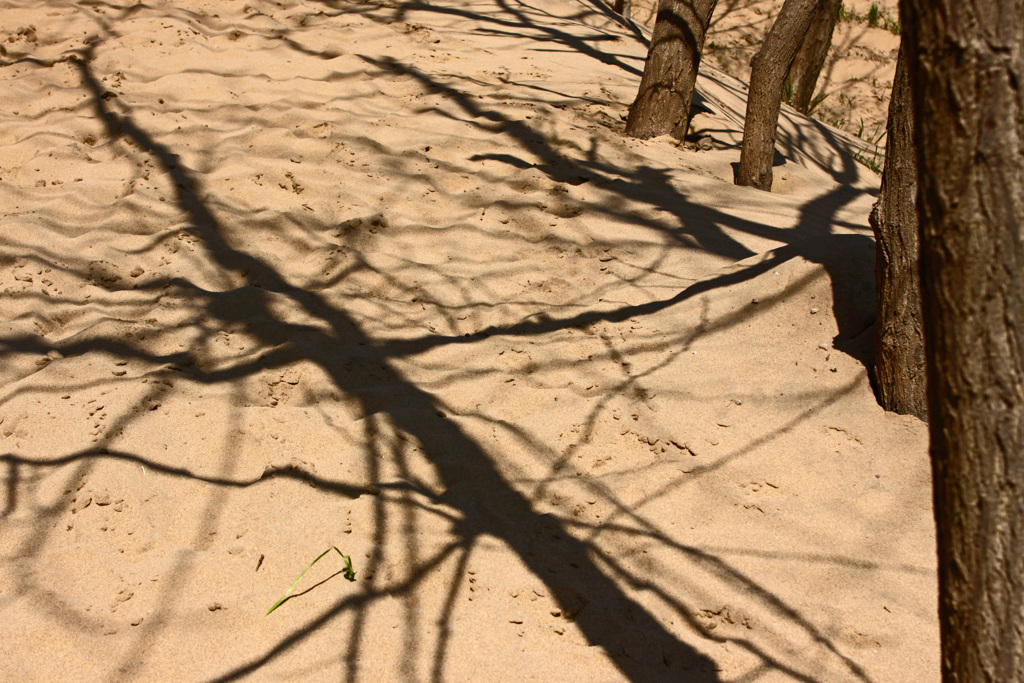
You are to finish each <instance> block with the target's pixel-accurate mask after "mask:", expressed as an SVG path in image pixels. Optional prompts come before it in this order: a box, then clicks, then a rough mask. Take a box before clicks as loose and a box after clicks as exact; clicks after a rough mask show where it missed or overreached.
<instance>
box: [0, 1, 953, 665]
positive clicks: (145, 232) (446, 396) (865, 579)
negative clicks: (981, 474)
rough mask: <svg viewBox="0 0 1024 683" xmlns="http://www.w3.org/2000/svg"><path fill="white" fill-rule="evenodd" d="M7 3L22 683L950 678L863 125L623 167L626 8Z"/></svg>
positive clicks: (7, 351) (0, 263) (2, 251)
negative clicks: (749, 180) (772, 180)
mask: <svg viewBox="0 0 1024 683" xmlns="http://www.w3.org/2000/svg"><path fill="white" fill-rule="evenodd" d="M0 8H2V9H0V19H2V21H0V26H3V27H5V28H4V34H3V35H2V36H0V38H2V39H3V43H2V45H3V46H4V50H3V54H2V55H0V78H2V79H3V88H4V93H5V95H6V96H5V98H4V99H3V100H2V102H0V211H2V213H0V245H2V246H0V291H2V292H3V296H2V298H0V352H2V354H3V355H2V357H3V362H2V364H0V655H2V656H0V678H2V679H3V680H19V681H32V680H38V681H52V680H58V679H59V680H76V681H77V680H90V681H94V680H103V681H129V680H137V681H170V680H189V681H192V680H196V681H199V680H203V681H206V680H210V681H213V680H238V679H242V678H246V677H251V678H252V679H253V680H302V681H337V680H347V681H403V680H404V681H428V680H437V681H440V680H451V681H479V680H499V681H510V680H515V681H617V680H631V681H697V682H712V681H788V680H797V681H896V680H898V681H911V682H912V681H935V680H938V632H937V623H936V614H935V611H936V605H935V603H936V599H935V592H936V579H935V567H934V547H933V522H932V515H931V511H930V484H929V468H928V461H927V443H926V442H927V437H926V430H925V428H924V425H923V424H922V423H921V422H919V421H917V420H915V419H912V418H905V417H899V416H894V415H886V414H885V413H884V412H883V411H882V410H881V409H880V408H879V407H878V406H877V404H876V402H875V400H874V398H873V396H872V393H871V388H870V386H869V381H868V378H867V372H866V370H865V363H866V362H868V361H869V356H870V348H871V338H872V334H873V328H872V324H873V318H874V314H873V306H874V302H873V298H874V289H873V287H874V285H873V243H872V240H871V238H870V231H869V229H868V227H867V222H866V217H867V214H868V211H869V209H870V206H871V204H872V202H873V199H874V194H875V193H876V192H877V178H876V177H875V176H874V175H873V174H871V173H870V172H869V171H867V170H866V169H864V167H862V166H860V165H858V164H856V163H854V161H853V160H852V159H851V157H850V155H849V152H848V150H849V149H852V148H855V145H856V144H857V141H856V140H855V139H852V138H849V137H846V136H844V135H843V134H841V133H839V132H837V131H835V130H834V129H832V128H830V127H828V126H825V125H824V124H820V123H817V122H813V121H809V120H807V119H803V118H802V117H799V116H797V115H796V114H793V113H792V112H786V113H785V115H784V121H783V124H782V126H783V127H782V133H781V135H780V146H779V150H780V155H779V158H778V162H779V165H778V166H777V167H776V169H775V171H776V184H777V187H776V189H777V190H779V192H778V193H774V194H767V193H762V192H758V191H755V190H750V189H746V188H737V187H734V186H733V185H732V184H731V182H730V181H731V175H732V164H734V163H735V162H736V161H737V160H738V158H739V150H738V147H737V146H736V141H737V140H738V135H739V130H740V122H741V119H742V113H743V104H742V103H743V98H744V88H743V86H742V84H740V83H739V82H737V81H735V80H733V79H731V78H730V77H728V76H727V75H725V74H723V73H721V72H719V71H716V70H714V69H713V68H710V67H709V68H708V69H707V70H706V72H705V73H704V75H703V77H702V79H701V81H700V83H699V88H700V92H699V103H698V104H699V106H700V107H701V108H702V113H701V114H700V115H699V117H698V120H697V121H696V122H695V127H696V128H697V129H699V130H698V131H697V132H698V136H699V137H703V136H705V135H706V136H710V137H711V138H712V144H711V149H708V150H705V149H702V148H700V147H698V148H697V149H691V148H688V147H687V146H686V145H682V146H678V145H675V144H673V141H671V140H669V139H667V138H659V139H655V140H650V141H643V142H641V141H635V140H627V139H624V138H623V137H622V136H621V130H622V126H623V124H622V116H623V114H624V113H625V112H626V109H627V106H628V103H629V102H630V101H631V100H632V98H633V96H634V95H635V90H636V85H637V82H638V79H639V73H640V71H641V69H642V63H643V58H644V55H645V54H646V47H645V43H644V40H645V38H644V34H643V33H642V31H639V30H638V29H637V28H636V27H635V26H633V25H629V24H627V23H623V22H621V21H620V20H617V18H616V17H615V16H614V15H613V14H611V13H610V12H609V11H607V10H606V9H604V8H603V6H601V5H598V4H591V3H586V2H583V3H581V2H575V1H573V2H570V1H568V0H536V1H535V2H507V1H506V0H498V1H497V2H494V1H492V0H480V1H479V2H456V1H455V0H442V1H440V2H433V3H430V4H426V3H418V2H408V3H398V2H388V3H382V4H357V3H347V2H335V1H324V2H312V1H308V2H290V1H284V2H267V1H265V0H247V2H202V1H199V0H185V1H183V2H159V1H156V0H154V1H151V2H144V3H138V4H126V5H118V4H116V3H108V2H98V1H91V2H68V3H48V2H3V3H0ZM704 146H707V145H704ZM333 545H336V546H338V547H339V548H340V549H341V551H342V552H344V553H347V554H350V555H351V557H352V560H353V563H354V566H355V570H356V573H357V577H356V581H355V582H354V583H352V582H348V581H346V580H345V579H344V577H343V576H342V575H341V573H340V571H341V569H342V566H341V562H340V561H339V558H338V557H337V556H336V555H334V556H328V557H326V558H325V559H324V560H323V561H321V562H320V563H319V564H317V565H316V566H315V567H314V568H313V569H312V570H311V571H310V572H309V573H308V574H307V575H306V576H305V577H304V578H303V580H302V582H301V583H300V584H299V586H298V587H297V588H296V590H295V593H294V594H293V597H292V598H291V599H290V600H288V601H286V602H285V603H284V604H283V605H282V606H281V607H280V608H279V609H278V610H277V611H276V612H274V613H273V614H272V615H270V616H269V617H264V616H263V612H264V611H265V610H266V609H267V608H268V607H270V606H271V605H272V604H273V603H274V601H275V600H276V599H277V598H278V597H280V595H281V594H282V592H283V591H284V590H285V588H286V587H287V586H288V584H289V583H290V582H291V581H292V580H293V579H295V577H297V576H298V575H299V573H300V572H301V571H302V569H303V568H304V567H305V566H306V565H307V563H309V562H310V561H311V560H312V559H313V558H314V557H316V556H317V555H318V554H319V553H321V552H322V551H323V550H324V549H326V548H328V547H330V546H333Z"/></svg>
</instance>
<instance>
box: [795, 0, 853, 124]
mask: <svg viewBox="0 0 1024 683" xmlns="http://www.w3.org/2000/svg"><path fill="white" fill-rule="evenodd" d="M841 2H842V0H818V8H817V9H816V10H815V11H814V17H813V18H812V19H811V27H810V28H809V29H808V30H807V35H806V36H804V41H803V43H802V44H801V45H800V50H799V51H798V52H797V53H796V57H795V58H794V59H793V64H792V66H790V67H789V81H790V95H789V103H790V104H791V105H793V107H795V108H796V109H798V110H799V111H802V112H804V113H805V114H806V113H807V111H808V110H809V109H810V108H811V102H812V101H813V100H814V88H815V86H817V85H818V76H819V75H821V68H822V67H823V66H824V65H825V57H826V56H828V49H829V48H830V47H832V32H833V31H834V30H835V27H836V19H837V18H838V17H839V5H840V3H841Z"/></svg>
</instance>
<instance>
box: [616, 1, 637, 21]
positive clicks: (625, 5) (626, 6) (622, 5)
mask: <svg viewBox="0 0 1024 683" xmlns="http://www.w3.org/2000/svg"><path fill="white" fill-rule="evenodd" d="M612 9H614V10H615V11H616V12H618V13H619V14H621V15H622V16H624V17H626V18H627V19H629V15H630V14H632V12H633V0H615V3H614V4H613V5H612Z"/></svg>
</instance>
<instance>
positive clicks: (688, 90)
mask: <svg viewBox="0 0 1024 683" xmlns="http://www.w3.org/2000/svg"><path fill="white" fill-rule="evenodd" d="M716 3H717V0H662V2H661V4H660V5H659V6H658V16H657V19H656V20H655V24H654V35H653V36H652V37H651V49H650V50H649V51H648V53H647V62H646V63H645V64H644V75H643V78H641V80H640V90H639V92H638V93H637V96H636V101H635V102H633V106H632V107H630V108H629V117H628V118H627V119H626V135H630V136H632V137H635V138H650V137H654V136H655V135H665V134H667V133H671V134H672V135H673V136H674V137H676V138H679V139H680V140H681V139H683V138H685V137H686V131H687V129H688V128H689V127H690V103H691V102H692V101H693V86H694V84H695V83H696V82H697V70H698V69H699V68H700V57H701V53H702V52H703V50H704V34H705V32H706V31H707V28H708V23H709V22H710V21H711V15H712V13H713V12H714V11H715V4H716Z"/></svg>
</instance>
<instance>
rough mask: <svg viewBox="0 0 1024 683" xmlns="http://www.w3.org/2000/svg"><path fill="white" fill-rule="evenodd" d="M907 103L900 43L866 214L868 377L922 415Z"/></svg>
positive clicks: (888, 400)
mask: <svg viewBox="0 0 1024 683" xmlns="http://www.w3.org/2000/svg"><path fill="white" fill-rule="evenodd" d="M912 107H913V104H912V102H911V99H910V80H909V78H908V76H907V63H906V60H905V58H904V54H903V50H902V48H901V49H900V54H899V58H898V59H897V61H896V76H895V77H894V79H893V83H892V97H891V99H890V100H889V121H888V124H887V125H886V131H887V133H886V142H885V168H884V169H883V170H882V189H881V193H880V194H879V197H878V201H877V202H876V203H875V206H874V208H873V209H872V211H871V218H870V220H871V227H872V228H873V229H874V231H875V244H876V245H877V253H878V258H877V260H876V262H875V281H876V283H877V285H878V287H877V290H878V337H877V342H876V346H875V366H874V380H875V389H876V391H877V392H878V401H879V403H880V404H881V405H882V407H883V408H885V409H886V410H889V411H893V412H897V413H902V414H910V415H916V416H917V417H919V418H921V419H922V420H927V419H928V396H927V393H926V382H925V362H924V330H923V323H922V322H921V280H920V277H919V275H918V235H917V232H918V224H917V160H916V159H915V154H916V152H915V151H914V140H913V131H914V128H913V126H914V115H913V108H912Z"/></svg>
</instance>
